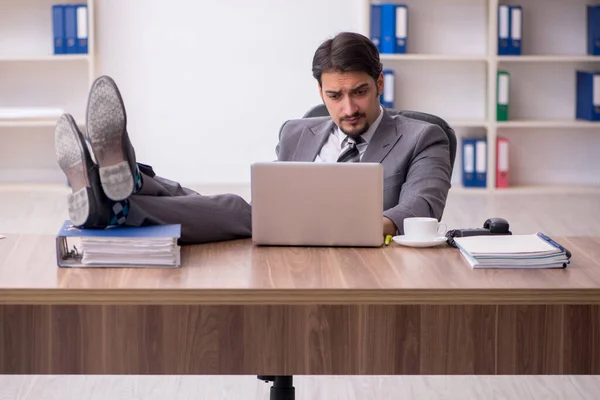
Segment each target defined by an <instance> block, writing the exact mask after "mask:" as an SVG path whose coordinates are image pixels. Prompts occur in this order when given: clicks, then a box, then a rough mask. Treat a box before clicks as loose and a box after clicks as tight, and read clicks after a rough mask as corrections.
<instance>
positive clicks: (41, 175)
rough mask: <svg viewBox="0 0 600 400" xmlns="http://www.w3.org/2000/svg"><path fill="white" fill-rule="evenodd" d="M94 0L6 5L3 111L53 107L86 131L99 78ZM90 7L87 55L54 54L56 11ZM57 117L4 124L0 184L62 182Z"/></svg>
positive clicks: (0, 61)
mask: <svg viewBox="0 0 600 400" xmlns="http://www.w3.org/2000/svg"><path fill="white" fill-rule="evenodd" d="M94 2H95V0H87V1H86V0H77V1H75V0H65V1H56V0H2V12H1V13H0V36H1V37H2V38H3V39H2V40H1V41H0V108H5V107H8V108H13V107H15V108H35V107H40V108H52V109H62V110H64V112H68V113H71V114H73V116H74V117H75V119H76V121H77V123H78V124H79V125H80V127H81V128H84V121H85V105H86V101H87V93H88V89H89V87H90V85H91V83H92V82H93V80H94V79H95V77H96V56H95V37H94V31H95V28H94V20H95V12H94V11H95V5H94ZM54 4H87V5H88V54H60V55H55V54H54V47H53V33H52V6H53V5H54ZM57 119H58V117H57V118H54V117H37V118H36V117H30V118H13V119H4V118H3V119H0V142H1V143H2V145H1V146H0V183H7V182H47V183H55V182H56V183H58V182H60V183H62V182H64V181H65V178H64V174H63V173H62V171H60V169H59V168H58V165H57V163H56V159H55V155H54V127H55V126H56V121H57Z"/></svg>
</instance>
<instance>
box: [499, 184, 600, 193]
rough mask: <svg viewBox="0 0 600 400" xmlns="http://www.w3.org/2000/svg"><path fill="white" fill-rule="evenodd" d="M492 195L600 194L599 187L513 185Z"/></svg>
mask: <svg viewBox="0 0 600 400" xmlns="http://www.w3.org/2000/svg"><path fill="white" fill-rule="evenodd" d="M491 191H492V192H493V193H494V194H559V193H577V194H586V193H590V194H600V185H599V186H594V185H539V186H536V185H515V186H509V187H507V188H494V189H492V190H491Z"/></svg>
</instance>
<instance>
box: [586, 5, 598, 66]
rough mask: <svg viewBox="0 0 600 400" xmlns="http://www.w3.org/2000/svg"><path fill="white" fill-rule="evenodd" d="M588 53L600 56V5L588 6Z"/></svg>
mask: <svg viewBox="0 0 600 400" xmlns="http://www.w3.org/2000/svg"><path fill="white" fill-rule="evenodd" d="M587 53H588V55H590V56H599V55H600V5H598V6H592V5H588V6H587Z"/></svg>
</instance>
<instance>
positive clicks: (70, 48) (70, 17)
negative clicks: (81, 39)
mask: <svg viewBox="0 0 600 400" xmlns="http://www.w3.org/2000/svg"><path fill="white" fill-rule="evenodd" d="M64 7H65V42H66V48H65V53H66V54H77V6H75V5H66V6H64Z"/></svg>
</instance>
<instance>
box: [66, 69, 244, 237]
mask: <svg viewBox="0 0 600 400" xmlns="http://www.w3.org/2000/svg"><path fill="white" fill-rule="evenodd" d="M87 124H88V133H89V134H90V137H89V139H90V145H91V148H92V151H93V154H94V155H95V157H96V160H97V161H98V166H97V168H95V169H94V168H89V169H88V172H87V173H88V174H92V175H93V174H94V173H95V174H98V175H99V178H98V179H99V181H101V182H102V188H103V189H104V192H105V193H106V197H108V198H109V199H110V200H111V205H110V212H111V215H112V217H111V224H119V225H130V226H141V225H156V224H182V237H181V242H182V243H204V242H211V241H220V240H229V239H237V238H244V237H250V236H251V235H252V233H251V217H250V205H249V204H248V203H246V202H245V201H244V200H243V199H242V198H241V197H239V196H236V195H230V194H226V195H219V196H202V195H199V194H197V193H195V192H193V191H191V190H189V189H185V188H182V187H181V186H180V185H179V184H177V183H175V182H172V181H169V180H167V179H164V178H160V177H156V176H155V175H154V172H153V171H152V169H151V168H150V167H148V166H146V165H144V164H139V168H138V164H137V163H136V161H135V151H134V149H133V146H132V145H131V143H130V141H129V137H128V135H127V131H126V114H125V107H124V105H123V101H122V99H121V95H120V93H119V90H118V88H117V86H116V84H115V83H114V81H113V80H112V79H110V78H109V77H106V76H104V77H100V78H98V79H97V80H96V81H95V82H94V84H93V85H92V89H91V91H90V96H89V101H88V110H87ZM57 156H58V151H57ZM59 164H60V161H59ZM63 170H65V169H64V168H63ZM140 171H141V172H140ZM65 173H66V171H65ZM67 176H68V174H67ZM107 192H108V193H107ZM98 207H100V206H98ZM69 215H71V213H70V214H69ZM78 220H79V221H81V220H85V219H84V218H82V217H80V218H79V219H78ZM82 226H84V227H87V226H86V225H85V224H82Z"/></svg>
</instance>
